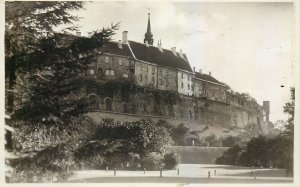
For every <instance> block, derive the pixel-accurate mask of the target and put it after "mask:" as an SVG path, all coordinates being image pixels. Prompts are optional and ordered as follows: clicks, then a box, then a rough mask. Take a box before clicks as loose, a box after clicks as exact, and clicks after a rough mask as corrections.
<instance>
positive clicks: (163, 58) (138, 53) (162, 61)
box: [129, 41, 192, 72]
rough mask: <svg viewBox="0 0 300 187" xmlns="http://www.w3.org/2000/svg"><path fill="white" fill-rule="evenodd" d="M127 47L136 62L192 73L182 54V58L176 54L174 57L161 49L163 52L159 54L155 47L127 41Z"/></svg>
mask: <svg viewBox="0 0 300 187" xmlns="http://www.w3.org/2000/svg"><path fill="white" fill-rule="evenodd" d="M129 45H130V47H131V49H132V51H133V54H134V55H135V57H136V58H137V59H138V60H142V61H146V62H150V63H153V64H157V65H160V66H165V67H170V68H179V69H182V70H186V71H190V72H192V69H191V66H190V64H189V62H188V60H187V57H186V55H185V54H183V58H182V57H180V55H179V53H178V52H177V55H176V56H175V55H174V54H173V52H172V51H171V50H167V49H163V52H161V51H160V50H159V49H158V48H157V47H154V46H146V45H145V44H142V43H137V42H134V41H129Z"/></svg>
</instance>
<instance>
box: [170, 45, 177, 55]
mask: <svg viewBox="0 0 300 187" xmlns="http://www.w3.org/2000/svg"><path fill="white" fill-rule="evenodd" d="M171 50H172V52H173V54H174V55H175V56H177V54H176V47H172V48H171Z"/></svg>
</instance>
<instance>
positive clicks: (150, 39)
mask: <svg viewBox="0 0 300 187" xmlns="http://www.w3.org/2000/svg"><path fill="white" fill-rule="evenodd" d="M146 42H147V43H148V44H149V45H153V34H152V33H151V24H150V8H148V25H147V32H146V33H145V39H144V43H146Z"/></svg>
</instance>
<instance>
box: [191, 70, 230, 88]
mask: <svg viewBox="0 0 300 187" xmlns="http://www.w3.org/2000/svg"><path fill="white" fill-rule="evenodd" d="M195 77H196V78H198V79H203V80H206V81H210V82H214V83H218V84H222V85H224V84H223V83H221V82H219V81H218V80H217V79H215V78H213V77H212V76H209V75H207V74H204V73H199V72H195ZM224 86H225V85H224Z"/></svg>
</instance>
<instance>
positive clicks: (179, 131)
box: [171, 123, 190, 145]
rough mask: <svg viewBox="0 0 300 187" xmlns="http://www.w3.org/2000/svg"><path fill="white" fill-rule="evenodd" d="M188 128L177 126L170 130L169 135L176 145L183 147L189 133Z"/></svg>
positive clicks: (182, 125) (181, 125)
mask: <svg viewBox="0 0 300 187" xmlns="http://www.w3.org/2000/svg"><path fill="white" fill-rule="evenodd" d="M189 130H190V129H189V128H187V127H185V126H184V124H182V123H181V124H179V125H178V126H177V127H175V128H172V130H171V135H172V139H173V140H174V142H175V144H176V145H184V138H185V136H186V135H187V134H188V132H189Z"/></svg>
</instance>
